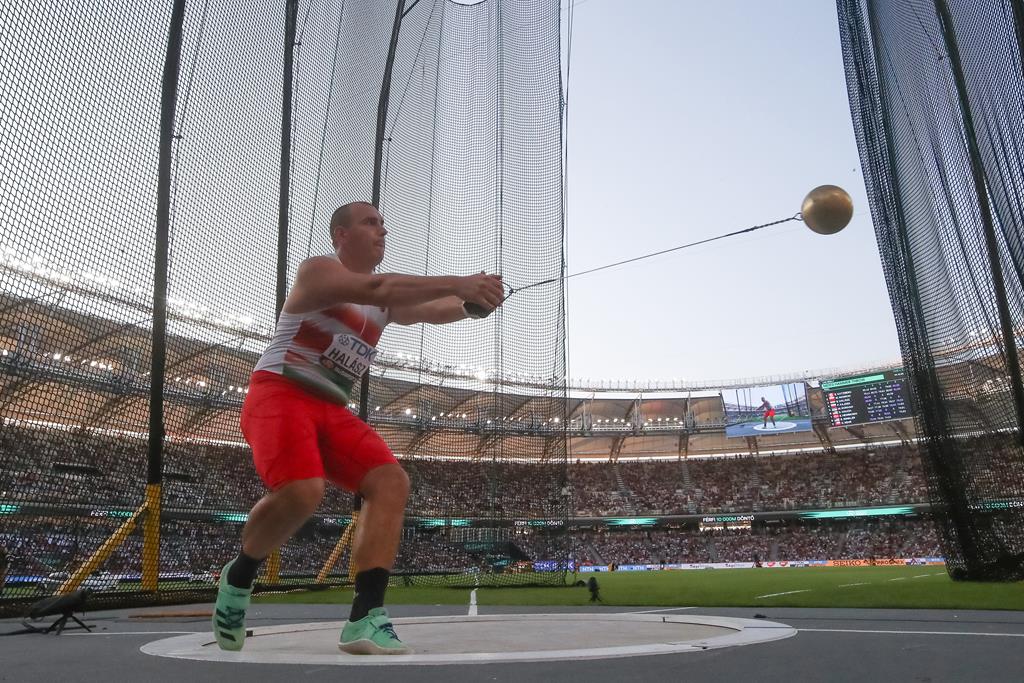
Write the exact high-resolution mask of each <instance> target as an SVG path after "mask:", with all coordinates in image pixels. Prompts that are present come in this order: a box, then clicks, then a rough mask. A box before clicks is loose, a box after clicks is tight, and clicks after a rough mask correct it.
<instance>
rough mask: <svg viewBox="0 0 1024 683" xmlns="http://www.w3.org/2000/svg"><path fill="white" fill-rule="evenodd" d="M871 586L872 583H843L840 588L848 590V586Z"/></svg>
mask: <svg viewBox="0 0 1024 683" xmlns="http://www.w3.org/2000/svg"><path fill="white" fill-rule="evenodd" d="M869 585H871V582H870V581H861V582H860V583H841V584H839V587H840V588H846V587H848V586H869Z"/></svg>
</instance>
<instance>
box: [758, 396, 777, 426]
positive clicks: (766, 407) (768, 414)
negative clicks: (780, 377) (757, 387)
mask: <svg viewBox="0 0 1024 683" xmlns="http://www.w3.org/2000/svg"><path fill="white" fill-rule="evenodd" d="M761 410H763V411H764V424H763V425H762V427H763V428H765V429H767V428H768V419H769V418H771V421H772V429H774V428H775V407H774V406H772V404H771V403H769V402H768V399H766V398H765V397H764V396H762V397H761Z"/></svg>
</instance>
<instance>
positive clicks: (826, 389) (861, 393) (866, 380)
mask: <svg viewBox="0 0 1024 683" xmlns="http://www.w3.org/2000/svg"><path fill="white" fill-rule="evenodd" d="M821 390H822V392H823V393H824V398H825V405H826V406H828V415H829V419H830V420H831V423H832V426H833V427H845V426H847V425H856V424H864V423H865V422H884V421H886V420H900V419H902V418H905V417H910V416H911V411H910V394H909V392H908V390H907V382H906V376H905V374H904V372H903V369H902V368H900V369H897V370H886V371H885V372H877V373H874V374H870V375H860V376H858V377H843V378H841V379H830V380H825V381H822V383H821Z"/></svg>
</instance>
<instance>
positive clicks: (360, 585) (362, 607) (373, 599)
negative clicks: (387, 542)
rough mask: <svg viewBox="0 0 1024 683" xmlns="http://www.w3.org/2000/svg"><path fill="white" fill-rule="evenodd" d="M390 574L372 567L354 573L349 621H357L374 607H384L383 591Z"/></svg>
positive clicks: (382, 569) (385, 588)
mask: <svg viewBox="0 0 1024 683" xmlns="http://www.w3.org/2000/svg"><path fill="white" fill-rule="evenodd" d="M390 576H391V572H389V571H388V570H387V569H384V568H383V567H374V568H373V569H367V570H366V571H361V572H358V573H356V594H355V596H354V597H353V599H352V612H351V613H350V614H349V615H348V620H349V621H359V620H360V619H362V618H363V617H365V616H366V615H367V614H368V613H369V612H370V610H371V609H373V608H374V607H383V606H384V591H386V590H387V589H388V577H390Z"/></svg>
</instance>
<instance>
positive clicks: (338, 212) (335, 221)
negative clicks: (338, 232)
mask: <svg viewBox="0 0 1024 683" xmlns="http://www.w3.org/2000/svg"><path fill="white" fill-rule="evenodd" d="M357 206H373V204H371V203H370V202H349V203H348V204H344V205H342V206H339V207H338V208H337V209H335V210H334V213H333V214H331V225H330V231H331V242H332V243H333V242H334V229H335V228H338V227H341V228H347V227H350V226H351V225H352V209H354V208H355V207H357Z"/></svg>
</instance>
